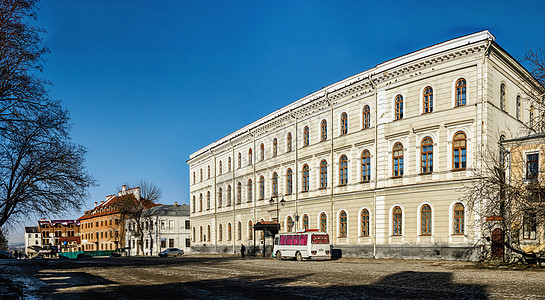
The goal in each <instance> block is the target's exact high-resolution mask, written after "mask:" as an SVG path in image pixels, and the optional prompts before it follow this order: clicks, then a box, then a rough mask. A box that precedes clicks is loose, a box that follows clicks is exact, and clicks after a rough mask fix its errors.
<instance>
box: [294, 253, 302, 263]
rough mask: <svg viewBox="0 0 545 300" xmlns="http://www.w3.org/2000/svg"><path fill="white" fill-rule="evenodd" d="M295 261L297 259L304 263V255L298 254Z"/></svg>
mask: <svg viewBox="0 0 545 300" xmlns="http://www.w3.org/2000/svg"><path fill="white" fill-rule="evenodd" d="M295 259H297V261H303V255H301V252H297V253H296V254H295Z"/></svg>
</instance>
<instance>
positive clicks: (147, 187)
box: [119, 180, 162, 253]
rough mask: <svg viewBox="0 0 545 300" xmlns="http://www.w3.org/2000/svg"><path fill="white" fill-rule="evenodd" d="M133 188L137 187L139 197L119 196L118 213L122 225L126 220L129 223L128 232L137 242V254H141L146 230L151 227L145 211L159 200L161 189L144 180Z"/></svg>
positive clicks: (130, 194) (128, 186) (131, 194)
mask: <svg viewBox="0 0 545 300" xmlns="http://www.w3.org/2000/svg"><path fill="white" fill-rule="evenodd" d="M133 186H135V187H139V190H140V193H139V197H138V196H135V195H134V194H133V193H127V194H125V195H123V196H121V197H122V198H121V199H122V200H121V201H120V209H119V211H120V213H121V216H122V217H121V221H122V222H123V223H125V222H126V221H127V220H128V221H129V222H131V226H130V227H129V231H130V233H131V235H133V236H135V237H136V239H137V241H138V243H137V244H138V245H137V246H138V247H137V253H143V252H144V235H145V231H146V228H147V229H148V231H149V227H150V226H153V222H152V221H150V219H149V216H147V214H146V213H145V211H146V210H147V209H149V208H151V207H153V206H155V204H154V203H156V202H157V201H159V200H160V199H161V194H162V192H161V188H159V187H158V186H157V185H155V184H153V183H149V182H147V181H145V180H140V181H139V182H138V183H137V184H135V185H133ZM126 187H127V188H130V185H128V184H127V185H126ZM150 224H151V225H150Z"/></svg>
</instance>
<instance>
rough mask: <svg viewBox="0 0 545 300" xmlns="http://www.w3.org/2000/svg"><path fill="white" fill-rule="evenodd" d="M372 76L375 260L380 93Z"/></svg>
mask: <svg viewBox="0 0 545 300" xmlns="http://www.w3.org/2000/svg"><path fill="white" fill-rule="evenodd" d="M372 76H373V75H372V74H370V75H369V83H370V84H371V88H372V89H373V90H374V94H375V109H374V110H375V151H373V152H374V160H373V165H374V175H375V180H374V184H373V185H374V186H373V235H372V237H373V258H375V259H376V258H377V184H378V167H377V162H378V159H377V156H378V140H377V139H378V91H377V86H376V85H375V84H374V83H373V78H372Z"/></svg>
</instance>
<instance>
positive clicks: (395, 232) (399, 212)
mask: <svg viewBox="0 0 545 300" xmlns="http://www.w3.org/2000/svg"><path fill="white" fill-rule="evenodd" d="M392 236H403V209H402V208H401V206H399V205H396V206H394V208H393V209H392Z"/></svg>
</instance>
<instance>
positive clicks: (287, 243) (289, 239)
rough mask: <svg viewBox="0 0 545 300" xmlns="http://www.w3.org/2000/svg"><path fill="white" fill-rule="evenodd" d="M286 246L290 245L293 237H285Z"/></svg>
mask: <svg viewBox="0 0 545 300" xmlns="http://www.w3.org/2000/svg"><path fill="white" fill-rule="evenodd" d="M286 237H287V238H286V245H291V242H292V240H293V235H287V236H286Z"/></svg>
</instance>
